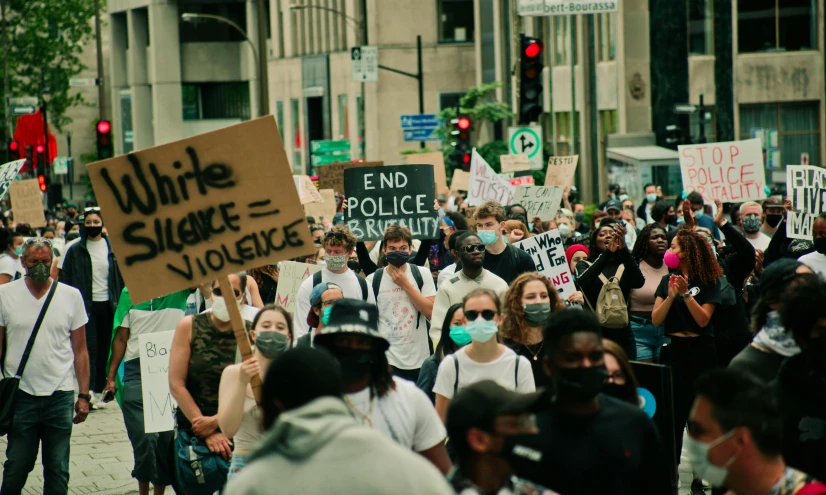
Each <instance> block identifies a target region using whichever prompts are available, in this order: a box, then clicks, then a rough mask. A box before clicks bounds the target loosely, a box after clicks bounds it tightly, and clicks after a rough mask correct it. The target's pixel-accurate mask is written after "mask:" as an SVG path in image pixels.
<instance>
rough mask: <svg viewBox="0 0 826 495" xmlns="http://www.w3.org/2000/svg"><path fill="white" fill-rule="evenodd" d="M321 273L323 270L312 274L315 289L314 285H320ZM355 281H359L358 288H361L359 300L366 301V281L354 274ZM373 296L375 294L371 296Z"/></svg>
mask: <svg viewBox="0 0 826 495" xmlns="http://www.w3.org/2000/svg"><path fill="white" fill-rule="evenodd" d="M322 271H323V270H319V271H317V272H315V273H313V287H315V286H316V285H318V284H320V283H321V272H322ZM353 273H356V272H353ZM356 279H357V280H358V281H359V287H361V300H362V301H366V300H367V281H366V280H364V278H362V276H361V275H359V274H358V273H356ZM373 295H375V294H373Z"/></svg>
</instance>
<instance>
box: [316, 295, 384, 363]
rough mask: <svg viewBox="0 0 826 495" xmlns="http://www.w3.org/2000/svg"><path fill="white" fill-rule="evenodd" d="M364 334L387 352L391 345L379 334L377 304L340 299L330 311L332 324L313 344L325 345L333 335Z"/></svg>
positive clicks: (359, 300) (327, 326) (325, 328)
mask: <svg viewBox="0 0 826 495" xmlns="http://www.w3.org/2000/svg"><path fill="white" fill-rule="evenodd" d="M345 333H349V334H362V335H367V336H370V337H373V339H375V341H376V343H377V345H378V347H379V350H381V351H386V350H387V349H388V348H389V347H390V343H389V342H388V341H387V339H386V338H384V336H383V335H382V334H381V333H380V332H379V310H378V308H377V307H376V305H375V304H370V303H366V302H364V301H362V300H361V299H339V300H338V301H336V302H335V303H333V309H332V310H330V324H329V325H326V326H325V327H324V329H323V330H322V331H321V333H320V334H319V335H316V336H315V338H314V339H313V342H314V343H316V344H319V345H325V344H326V343H327V342H329V341H330V336H331V335H336V334H345Z"/></svg>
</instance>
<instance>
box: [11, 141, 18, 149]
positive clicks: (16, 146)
mask: <svg viewBox="0 0 826 495" xmlns="http://www.w3.org/2000/svg"><path fill="white" fill-rule="evenodd" d="M19 149H20V142H19V141H12V142H10V143H9V151H18V150H19Z"/></svg>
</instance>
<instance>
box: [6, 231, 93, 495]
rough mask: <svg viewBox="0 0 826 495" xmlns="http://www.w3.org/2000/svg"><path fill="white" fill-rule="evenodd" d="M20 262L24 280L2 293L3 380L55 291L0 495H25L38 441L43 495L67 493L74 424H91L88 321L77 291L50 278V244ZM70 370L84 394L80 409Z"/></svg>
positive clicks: (40, 242) (18, 401) (19, 408)
mask: <svg viewBox="0 0 826 495" xmlns="http://www.w3.org/2000/svg"><path fill="white" fill-rule="evenodd" d="M22 259H23V266H24V267H25V269H26V277H24V278H22V279H20V280H16V281H14V282H11V283H9V284H4V285H2V286H0V354H2V352H3V351H4V350H5V353H6V354H5V362H4V363H3V376H5V377H10V376H14V375H16V374H17V372H18V367H19V365H20V362H21V361H22V359H23V355H24V351H25V349H26V346H27V344H28V341H29V337H31V335H32V332H33V331H34V327H35V324H36V321H37V319H38V316H39V315H40V312H41V310H42V308H43V306H44V304H45V303H46V300H47V298H48V297H49V295H48V294H49V291H50V290H51V289H52V288H53V284H57V286H54V294H53V296H52V300H51V302H50V304H49V307H48V310H47V311H46V313H45V315H44V317H43V320H42V323H41V325H40V329H39V331H38V332H37V335H36V336H35V339H34V343H33V346H32V350H31V354H30V355H29V359H28V361H27V362H26V366H25V369H23V371H22V375H21V376H22V377H21V380H20V388H19V389H18V390H17V394H16V395H15V398H14V401H15V402H14V420H13V422H14V423H13V424H14V427H13V428H12V430H11V431H10V432H9V434H8V447H7V449H6V455H7V457H8V459H7V460H6V462H5V464H4V465H3V484H2V486H0V493H4V494H5V493H10V494H12V493H21V491H22V490H23V487H24V485H25V484H26V479H27V478H28V476H29V472H30V471H31V470H32V469H33V468H34V463H35V461H36V460H37V454H38V449H39V447H40V442H43V456H42V461H43V485H42V486H43V487H44V493H68V490H69V486H68V485H69V444H70V441H71V436H72V423H73V422H74V423H75V424H77V423H82V422H83V421H85V420H86V415H87V414H88V413H89V400H90V399H91V396H90V395H89V354H88V353H87V350H86V322H87V321H88V318H87V316H86V310H85V308H84V305H83V298H82V297H81V295H80V292H79V291H78V290H77V289H75V288H73V287H70V286H68V285H65V284H62V283H58V282H56V281H53V280H52V279H51V278H50V277H49V273H50V271H51V264H52V248H51V244H50V243H48V242H47V241H46V240H45V239H40V238H36V239H31V240H29V241H28V242H27V243H26V244H24V246H23V250H22ZM4 346H6V347H5V349H4ZM73 367H74V374H75V375H76V376H77V382H78V387H79V389H80V394H78V399H77V402H75V401H74V380H73V377H72V368H73ZM73 407H74V411H75V412H76V414H75V415H74V417H73V416H72V413H71V411H72V408H73Z"/></svg>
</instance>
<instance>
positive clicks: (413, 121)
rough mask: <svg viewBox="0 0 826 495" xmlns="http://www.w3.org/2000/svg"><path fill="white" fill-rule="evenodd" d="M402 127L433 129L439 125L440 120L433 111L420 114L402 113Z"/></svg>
mask: <svg viewBox="0 0 826 495" xmlns="http://www.w3.org/2000/svg"><path fill="white" fill-rule="evenodd" d="M401 123H402V129H421V128H426V129H435V128H436V127H439V125H441V123H442V121H441V120H439V116H438V115H436V114H435V113H425V114H422V115H402V117H401Z"/></svg>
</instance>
